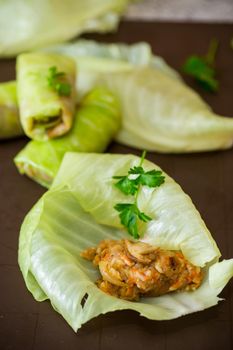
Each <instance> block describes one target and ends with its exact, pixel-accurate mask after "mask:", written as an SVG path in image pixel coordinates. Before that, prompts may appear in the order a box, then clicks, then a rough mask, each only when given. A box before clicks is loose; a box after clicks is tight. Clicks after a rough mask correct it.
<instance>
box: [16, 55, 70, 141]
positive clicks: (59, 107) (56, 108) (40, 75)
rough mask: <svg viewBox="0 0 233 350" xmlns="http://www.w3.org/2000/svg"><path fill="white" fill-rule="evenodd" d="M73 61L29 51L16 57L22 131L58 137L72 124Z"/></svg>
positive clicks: (41, 137)
mask: <svg viewBox="0 0 233 350" xmlns="http://www.w3.org/2000/svg"><path fill="white" fill-rule="evenodd" d="M75 70H76V69H75V63H74V61H73V60H72V59H71V58H68V57H65V56H60V55H52V54H42V53H40V54H37V53H28V54H22V55H20V56H18V58H17V95H18V104H19V110H20V119H21V124H22V126H23V129H24V132H25V134H26V135H28V136H29V137H30V138H32V139H36V140H47V139H50V138H54V137H57V136H61V135H63V134H65V133H66V132H68V131H69V130H70V128H71V126H72V122H73V117H74V109H75V88H74V86H75Z"/></svg>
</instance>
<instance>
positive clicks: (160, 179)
mask: <svg viewBox="0 0 233 350" xmlns="http://www.w3.org/2000/svg"><path fill="white" fill-rule="evenodd" d="M145 155H146V152H145V151H144V152H143V154H142V157H141V161H140V164H139V166H134V167H133V168H130V169H129V171H128V174H127V175H124V176H113V179H116V180H119V181H117V182H116V183H115V186H116V187H117V188H118V189H119V190H120V191H121V192H123V193H124V194H126V195H132V196H134V202H133V203H118V204H116V205H115V206H114V209H116V210H117V211H118V212H119V213H120V214H119V217H120V220H121V224H122V225H123V226H125V227H126V228H127V231H128V233H129V234H130V235H131V236H133V237H134V238H135V239H137V238H139V237H140V234H139V233H138V227H137V223H138V220H141V221H144V222H148V221H150V220H152V218H151V217H150V216H148V215H146V214H145V213H143V212H141V211H140V210H139V208H138V205H137V198H138V194H139V189H140V187H141V186H148V187H158V186H160V185H162V184H163V183H164V181H165V177H164V176H163V175H162V171H159V170H155V169H153V170H149V171H145V170H144V169H143V167H142V163H143V161H144V159H145Z"/></svg>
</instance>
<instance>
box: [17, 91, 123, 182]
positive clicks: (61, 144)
mask: <svg viewBox="0 0 233 350" xmlns="http://www.w3.org/2000/svg"><path fill="white" fill-rule="evenodd" d="M119 127H120V111H119V106H118V102H117V100H116V99H115V97H114V96H113V95H112V94H111V93H110V92H109V91H108V90H106V89H104V88H96V89H94V90H93V91H91V92H90V93H89V94H88V95H87V96H86V97H85V98H84V99H83V100H82V102H81V105H80V106H79V108H78V110H77V112H76V116H75V120H74V125H73V128H72V130H71V131H70V132H69V133H68V134H66V135H65V136H63V137H60V138H57V139H53V140H48V141H47V142H43V141H35V140H33V141H30V142H29V143H28V144H27V146H26V147H25V148H24V149H23V150H22V151H21V152H20V153H19V154H18V155H17V156H16V157H15V164H16V166H17V167H18V169H19V171H20V173H21V174H26V175H28V176H29V177H31V178H32V179H33V180H35V181H37V182H38V183H40V184H41V185H43V186H45V187H49V186H50V184H51V183H52V181H53V178H54V177H55V175H56V173H57V171H58V168H59V166H60V163H61V161H62V158H63V156H64V154H65V153H66V152H68V151H75V152H103V151H104V150H105V149H106V147H107V145H108V144H109V142H110V141H111V140H112V138H113V137H114V136H115V134H116V133H117V131H118V130H119Z"/></svg>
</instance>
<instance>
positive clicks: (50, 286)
mask: <svg viewBox="0 0 233 350" xmlns="http://www.w3.org/2000/svg"><path fill="white" fill-rule="evenodd" d="M138 163H139V158H138V157H136V156H133V155H111V154H102V155H97V154H84V153H83V154H81V153H79V154H78V153H67V154H66V156H65V158H64V160H63V163H62V165H61V167H60V170H59V172H58V175H57V177H56V179H55V181H54V183H53V186H52V188H51V189H50V190H49V191H48V192H46V193H45V195H44V196H43V197H42V198H41V199H40V200H39V201H38V203H37V204H36V205H35V206H34V207H33V208H32V210H31V211H30V212H29V214H28V215H27V216H26V218H25V220H24V223H23V225H22V228H21V232H20V239H19V265H20V268H21V271H22V273H23V277H24V279H25V282H26V285H27V288H28V289H29V290H30V292H31V293H32V294H33V296H34V298H35V299H36V300H38V301H43V300H46V299H49V300H50V302H51V304H52V306H53V307H54V309H55V310H56V311H57V312H59V313H60V314H61V315H62V316H63V317H64V319H65V320H66V321H67V322H68V323H69V324H70V326H71V327H72V328H73V329H74V330H75V331H77V329H79V328H80V327H81V325H82V324H84V323H85V322H87V321H88V320H90V319H92V318H93V317H96V316H98V315H100V314H104V313H107V312H110V311H115V310H123V309H131V310H135V311H137V312H138V313H140V315H142V316H145V317H147V318H149V319H152V320H167V319H173V318H177V317H179V316H182V315H185V314H188V313H192V312H195V311H200V310H203V309H205V308H208V307H211V306H213V305H215V304H217V303H218V301H219V300H220V299H219V297H218V294H219V293H220V292H221V290H222V289H223V288H224V286H225V285H226V284H227V282H228V281H229V279H230V278H231V277H232V275H233V260H232V259H231V260H223V261H222V262H218V258H219V256H220V252H219V250H218V248H217V246H216V243H215V242H214V240H213V238H212V237H211V235H210V233H209V231H208V229H207V228H206V226H205V224H204V222H203V221H202V219H201V217H200V215H199V213H198V212H197V210H196V209H195V207H194V205H193V204H192V202H191V199H190V198H189V197H188V196H187V195H186V194H185V193H184V192H183V191H182V189H181V188H180V186H179V185H178V184H176V183H175V182H174V180H172V179H171V178H170V177H169V176H168V175H166V177H165V183H164V184H163V185H162V186H160V187H159V188H157V189H155V190H153V189H149V188H145V189H141V192H140V193H139V206H140V209H143V210H144V209H145V211H146V213H148V214H149V215H150V216H151V217H152V218H153V220H152V221H151V222H149V223H147V224H146V225H145V226H144V228H142V229H143V232H144V237H143V240H144V241H146V242H149V243H151V244H154V245H157V246H160V247H161V248H164V249H180V250H181V251H182V252H183V253H184V255H185V256H186V257H187V258H188V259H189V260H190V261H191V262H193V263H195V264H196V265H199V266H203V267H204V269H205V277H204V280H203V283H202V284H201V286H200V288H199V289H197V290H196V291H194V292H180V293H170V294H167V295H163V296H161V297H156V298H142V299H141V300H140V302H130V301H126V300H121V299H118V298H115V297H112V296H110V295H107V294H105V293H104V292H102V291H101V290H99V289H98V288H97V286H96V285H95V281H96V279H97V278H98V276H99V273H98V271H97V269H96V268H95V267H94V266H93V265H92V263H90V262H88V261H86V260H84V259H83V258H81V257H80V253H81V251H83V250H84V249H86V248H87V247H91V246H95V245H97V244H98V242H99V241H101V240H102V239H120V238H122V237H125V238H126V237H127V233H126V232H125V231H124V230H123V228H122V227H121V225H120V222H119V220H118V218H117V215H116V213H115V211H114V209H113V206H114V205H115V203H116V202H119V201H123V200H124V198H123V197H122V195H121V192H120V191H118V190H117V189H116V188H114V187H113V186H112V185H113V180H112V176H113V175H119V174H122V173H123V174H124V173H126V172H127V171H128V169H129V167H130V166H133V165H137V164H138ZM144 167H145V169H146V170H147V169H148V170H149V169H152V168H155V167H156V168H157V169H159V168H158V167H157V166H155V165H154V164H153V163H151V162H149V161H145V163H144ZM128 199H129V198H128Z"/></svg>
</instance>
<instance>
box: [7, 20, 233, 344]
mask: <svg viewBox="0 0 233 350" xmlns="http://www.w3.org/2000/svg"><path fill="white" fill-rule="evenodd" d="M232 36H233V25H215V24H211V25H210V24H174V23H173V24H169V23H136V22H128V23H127V22H124V23H122V25H121V26H120V30H119V32H117V33H116V34H111V35H106V36H98V35H96V36H91V35H89V36H87V37H89V38H97V39H99V40H102V41H124V42H128V43H132V42H135V41H139V40H147V41H148V42H150V43H151V44H152V46H153V49H154V52H155V53H157V54H160V55H162V56H163V57H164V58H165V59H166V60H167V62H168V63H170V64H171V65H172V66H173V67H175V68H177V69H179V67H180V66H181V64H182V63H183V61H184V59H185V58H186V57H187V56H188V55H189V54H192V53H198V54H204V53H205V50H206V48H207V46H208V43H209V41H210V39H211V38H212V37H217V38H219V39H220V48H219V54H218V58H217V71H218V77H219V79H220V82H221V88H220V92H219V93H218V94H217V95H210V94H207V93H203V92H202V93H201V94H202V96H203V97H204V98H205V99H206V100H207V101H208V102H209V103H210V105H211V106H212V107H213V108H214V110H215V111H216V112H218V113H220V114H223V115H228V116H233V93H232V91H233V50H231V49H230V47H229V42H230V38H231V37H232ZM14 64H15V62H14V60H2V61H1V62H0V80H2V81H6V80H9V79H12V78H14V75H15V68H14ZM187 82H188V83H190V84H191V85H192V86H193V87H195V88H196V89H197V91H199V92H201V91H200V90H198V88H197V86H196V85H195V84H194V83H192V82H191V80H187ZM155 137H156V135H155ZM26 141H27V140H26V139H20V140H14V141H7V142H2V143H1V144H0V228H1V229H0V349H1V350H7V349H16V350H21V349H22V350H31V349H33V350H39V349H43V350H47V349H51V350H52V349H56V350H60V349H62V350H63V349H64V348H65V349H67V350H73V349H82V350H84V349H87V350H89V349H91V350H104V349H105V350H115V349H116V350H119V349H121V350H125V349H127V350H128V349H134V350H139V349H159V350H160V349H161V350H165V349H166V350H171V349H172V350H174V349H184V348H185V349H188V350H194V349H195V350H214V349H216V350H217V349H223V350H230V349H233V338H232V334H233V325H232V318H233V283H232V281H231V282H230V283H229V284H228V286H227V287H226V288H225V290H224V291H223V293H222V297H224V298H226V300H225V301H223V302H221V303H220V304H219V305H218V306H215V307H213V308H211V309H208V310H205V311H202V312H199V313H195V314H192V315H188V316H185V317H182V318H180V319H177V320H173V321H166V322H165V321H163V322H156V321H149V320H147V319H146V318H143V317H140V316H139V315H138V314H137V313H136V312H132V311H121V312H120V311H119V312H115V313H110V314H107V315H103V316H100V317H98V318H96V319H93V320H92V321H90V322H88V323H87V324H86V325H84V326H83V327H82V328H81V330H79V331H78V333H77V334H75V333H74V332H73V330H72V329H71V328H70V327H69V326H68V325H67V324H66V322H65V321H64V320H63V318H62V317H61V316H59V315H58V314H57V313H56V312H55V311H54V310H53V309H52V308H51V306H50V304H49V303H48V302H43V303H37V302H36V301H34V299H33V298H32V296H31V295H30V293H29V292H28V291H27V289H26V287H25V285H24V282H23V279H22V276H21V273H20V271H19V268H18V265H17V245H18V235H19V229H20V225H21V223H22V220H23V218H24V216H25V214H26V213H27V212H28V210H29V209H30V208H31V207H32V205H33V204H34V203H35V202H36V201H37V200H38V198H39V197H40V196H41V195H42V193H43V192H44V190H43V188H42V187H40V186H39V185H37V184H36V183H33V182H32V181H31V180H29V179H27V178H26V177H22V176H20V175H19V174H18V173H17V170H16V168H15V167H14V164H13V162H12V159H13V157H14V156H15V154H16V153H17V152H18V151H19V150H20V149H21V148H22V147H23V146H24V145H25V143H26ZM109 151H111V152H118V153H125V152H132V153H135V154H139V152H138V151H135V150H133V149H130V148H126V147H124V146H120V145H117V144H112V145H111V146H110V148H109ZM148 158H149V159H151V160H152V161H154V162H155V163H157V164H158V165H160V166H161V167H162V168H163V169H164V170H165V171H166V172H168V173H169V174H170V175H171V176H172V177H173V178H174V179H175V180H176V181H177V182H178V183H179V184H180V185H181V186H182V187H183V189H184V191H185V192H187V193H188V194H189V195H190V196H191V197H192V199H193V201H194V203H195V205H196V207H197V208H198V210H199V211H200V213H201V215H202V217H203V219H204V220H205V222H206V224H207V226H208V227H209V229H210V231H211V233H212V235H213V237H214V238H215V240H216V241H217V244H218V246H219V248H220V250H221V252H222V255H223V257H224V258H230V257H233V220H232V217H233V212H232V210H233V197H232V194H233V176H232V172H233V150H228V151H222V152H221V151H220V152H213V153H203V154H193V155H159V154H156V153H154V154H153V153H149V154H148Z"/></svg>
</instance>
